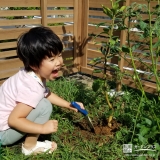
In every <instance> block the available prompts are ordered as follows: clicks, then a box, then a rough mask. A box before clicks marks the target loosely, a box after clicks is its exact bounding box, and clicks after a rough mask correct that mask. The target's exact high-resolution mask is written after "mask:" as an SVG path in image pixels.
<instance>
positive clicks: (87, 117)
mask: <svg viewBox="0 0 160 160" xmlns="http://www.w3.org/2000/svg"><path fill="white" fill-rule="evenodd" d="M85 119H86V120H87V122H88V124H89V127H90V129H91V132H93V133H95V129H94V126H93V123H92V121H91V119H90V117H89V116H88V115H87V116H85Z"/></svg>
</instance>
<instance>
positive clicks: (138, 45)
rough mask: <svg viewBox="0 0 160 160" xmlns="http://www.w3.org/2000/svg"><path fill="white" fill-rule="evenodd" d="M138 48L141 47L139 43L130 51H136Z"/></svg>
mask: <svg viewBox="0 0 160 160" xmlns="http://www.w3.org/2000/svg"><path fill="white" fill-rule="evenodd" d="M140 46H141V44H140V43H137V44H135V45H133V47H132V51H135V50H136V49H137V48H138V47H140Z"/></svg>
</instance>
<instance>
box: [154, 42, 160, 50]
mask: <svg viewBox="0 0 160 160" xmlns="http://www.w3.org/2000/svg"><path fill="white" fill-rule="evenodd" d="M159 46H160V40H158V41H157V42H156V43H155V44H154V45H153V48H157V47H159Z"/></svg>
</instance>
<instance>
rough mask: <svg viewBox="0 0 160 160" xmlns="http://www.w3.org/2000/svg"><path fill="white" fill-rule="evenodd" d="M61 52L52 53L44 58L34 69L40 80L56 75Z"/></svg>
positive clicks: (59, 66)
mask: <svg viewBox="0 0 160 160" xmlns="http://www.w3.org/2000/svg"><path fill="white" fill-rule="evenodd" d="M62 64H63V58H62V54H61V53H60V54H57V55H53V57H51V58H48V57H46V59H44V60H43V61H42V63H41V65H40V67H39V68H38V69H37V70H36V71H35V73H36V74H37V76H39V77H40V78H41V80H42V81H43V80H45V79H48V80H53V79H55V78H57V77H58V71H59V70H60V68H61V67H62Z"/></svg>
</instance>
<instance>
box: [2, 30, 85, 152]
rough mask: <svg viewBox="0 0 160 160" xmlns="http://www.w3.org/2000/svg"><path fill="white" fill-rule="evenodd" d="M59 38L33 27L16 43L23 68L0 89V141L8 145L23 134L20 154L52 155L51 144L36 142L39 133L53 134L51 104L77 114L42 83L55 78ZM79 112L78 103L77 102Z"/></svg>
mask: <svg viewBox="0 0 160 160" xmlns="http://www.w3.org/2000/svg"><path fill="white" fill-rule="evenodd" d="M62 49H63V45H62V42H61V41H60V39H59V37H58V36H57V35H56V34H55V33H53V31H52V30H50V29H49V28H47V27H35V28H32V29H30V30H29V31H28V32H26V33H24V34H22V35H21V36H20V38H19V39H18V42H17V55H18V57H19V58H20V60H22V61H23V64H24V68H21V69H20V70H19V72H18V73H16V74H15V75H13V76H12V77H10V78H8V79H7V80H6V81H5V82H4V83H3V84H2V86H0V138H1V141H2V145H10V144H13V143H15V142H16V141H18V140H19V139H21V138H22V137H23V136H25V135H26V138H25V141H24V143H23V144H22V153H23V154H25V155H30V154H32V153H34V154H35V153H41V152H46V151H49V152H53V151H54V150H55V149H56V148H57V144H56V143H55V142H50V141H47V140H46V141H44V142H39V141H37V140H38V137H39V135H40V134H50V133H54V132H56V131H57V128H58V121H57V120H49V118H50V115H51V113H52V105H51V103H52V104H54V105H57V106H60V107H65V108H68V109H71V110H73V111H76V112H77V109H75V108H73V107H72V106H71V104H70V102H67V101H66V100H64V99H62V98H60V97H59V96H57V95H56V94H54V93H51V92H50V91H49V89H48V88H47V87H46V80H47V79H48V80H54V79H55V78H56V77H57V76H58V71H59V70H60V68H61V66H62V64H63V59H62V54H61V52H62ZM77 103H78V104H79V105H80V106H81V108H82V109H84V106H83V104H82V103H79V102H77Z"/></svg>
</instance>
